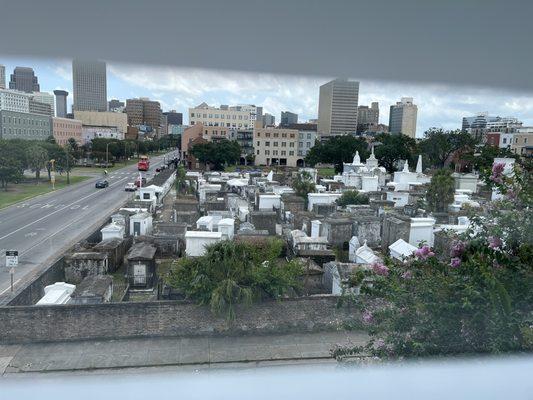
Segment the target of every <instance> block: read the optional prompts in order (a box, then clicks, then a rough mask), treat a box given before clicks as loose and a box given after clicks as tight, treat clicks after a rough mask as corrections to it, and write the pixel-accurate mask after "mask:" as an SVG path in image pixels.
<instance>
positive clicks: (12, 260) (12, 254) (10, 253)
mask: <svg viewBox="0 0 533 400" xmlns="http://www.w3.org/2000/svg"><path fill="white" fill-rule="evenodd" d="M17 265H19V252H18V250H6V267H7V268H10V269H9V274H10V275H11V292H13V280H14V277H15V267H16V266H17Z"/></svg>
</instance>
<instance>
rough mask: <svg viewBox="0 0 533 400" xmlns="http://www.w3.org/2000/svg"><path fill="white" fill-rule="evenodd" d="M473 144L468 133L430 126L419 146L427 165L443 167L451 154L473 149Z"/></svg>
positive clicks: (474, 141) (472, 139) (473, 140)
mask: <svg viewBox="0 0 533 400" xmlns="http://www.w3.org/2000/svg"><path fill="white" fill-rule="evenodd" d="M475 144H476V140H475V139H474V138H473V137H472V135H470V134H469V133H466V132H462V131H460V130H455V131H445V130H443V129H440V128H431V129H429V130H427V131H426V132H425V133H424V139H423V140H422V141H421V142H420V143H419V148H420V151H421V152H422V154H424V157H425V159H426V163H427V164H428V165H429V166H431V167H435V168H443V167H444V166H445V164H446V161H447V160H448V159H449V158H450V156H451V155H452V154H454V153H455V152H456V151H460V150H461V151H467V150H470V149H473V148H474V146H475Z"/></svg>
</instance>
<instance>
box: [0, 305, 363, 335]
mask: <svg viewBox="0 0 533 400" xmlns="http://www.w3.org/2000/svg"><path fill="white" fill-rule="evenodd" d="M236 315H237V316H236V319H235V320H234V321H232V322H228V321H227V320H226V318H225V317H224V316H215V315H213V314H212V313H211V311H210V309H209V308H208V307H203V306H202V307H201V306H197V305H194V304H190V303H184V302H176V301H157V302H145V303H107V304H93V305H76V306H74V305H63V306H24V307H11V306H8V307H2V308H0V343H28V342H54V341H68V340H87V339H120V338H134V337H152V336H187V337H192V336H211V335H246V334H269V333H291V332H313V331H321V330H337V329H340V328H342V327H343V326H344V324H345V323H347V322H349V321H350V320H353V318H354V315H357V314H356V311H355V310H354V309H352V308H347V307H342V308H338V307H337V297H333V296H319V297H309V298H300V299H291V300H284V301H278V302H276V301H272V302H264V303H260V304H255V305H253V306H249V307H246V306H239V307H237V309H236Z"/></svg>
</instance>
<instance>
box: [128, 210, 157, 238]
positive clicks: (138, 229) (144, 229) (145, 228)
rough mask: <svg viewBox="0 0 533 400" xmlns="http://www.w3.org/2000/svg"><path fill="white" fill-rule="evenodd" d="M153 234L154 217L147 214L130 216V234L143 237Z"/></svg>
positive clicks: (141, 213)
mask: <svg viewBox="0 0 533 400" xmlns="http://www.w3.org/2000/svg"><path fill="white" fill-rule="evenodd" d="M151 233H152V215H151V214H149V213H147V212H140V213H137V214H133V215H132V216H130V234H131V235H132V236H143V235H149V234H151Z"/></svg>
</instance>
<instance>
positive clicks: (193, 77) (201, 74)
mask: <svg viewBox="0 0 533 400" xmlns="http://www.w3.org/2000/svg"><path fill="white" fill-rule="evenodd" d="M0 64H3V65H5V66H6V81H9V75H10V74H11V73H12V72H13V69H14V68H15V66H27V67H32V68H33V69H34V70H35V72H36V74H37V76H38V78H39V83H40V85H41V91H50V92H51V91H52V90H55V89H65V90H67V91H69V92H70V95H69V110H70V104H71V103H72V71H71V62H70V61H69V60H36V59H27V58H9V57H1V56H0ZM351 78H353V79H356V80H357V77H351ZM330 79H331V77H310V76H286V75H270V74H251V73H242V72H226V71H213V70H198V69H185V68H174V67H154V66H143V65H132V64H119V63H113V62H108V63H107V96H108V99H112V98H117V99H120V100H125V99H127V98H131V97H149V98H150V99H154V100H158V101H159V102H160V103H161V106H162V108H163V110H164V111H167V110H171V109H175V110H176V111H178V112H183V115H184V123H187V122H188V120H187V119H188V118H187V109H188V108H189V107H193V106H196V105H198V104H200V103H202V102H204V101H205V102H206V103H208V104H209V105H214V106H218V105H220V104H229V105H232V104H238V103H244V104H255V105H259V106H263V110H264V112H268V113H270V114H273V115H275V116H276V122H279V118H280V112H281V111H285V110H288V111H292V112H295V113H297V114H298V115H299V120H300V121H306V120H308V119H311V118H316V117H317V112H318V91H319V86H320V85H321V84H323V83H325V82H327V81H328V80H330ZM401 97H413V98H414V102H415V104H417V105H418V125H417V136H422V135H423V132H424V131H425V130H426V129H428V128H430V127H434V126H435V127H443V128H445V129H457V128H460V126H461V119H462V117H463V116H470V115H473V114H475V113H477V112H480V111H487V112H489V113H490V114H491V115H500V116H505V117H507V116H512V117H517V118H519V119H520V120H522V121H523V122H524V124H526V125H533V94H531V93H516V92H510V91H505V90H502V89H491V88H473V87H454V86H448V85H441V84H439V85H431V84H430V85H422V84H412V83H408V82H388V81H369V80H364V81H361V82H360V87H359V104H360V105H369V104H370V103H371V102H372V101H378V102H379V105H380V122H381V123H384V124H388V118H389V106H390V105H391V104H394V103H395V102H396V101H399V100H400V98H401Z"/></svg>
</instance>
